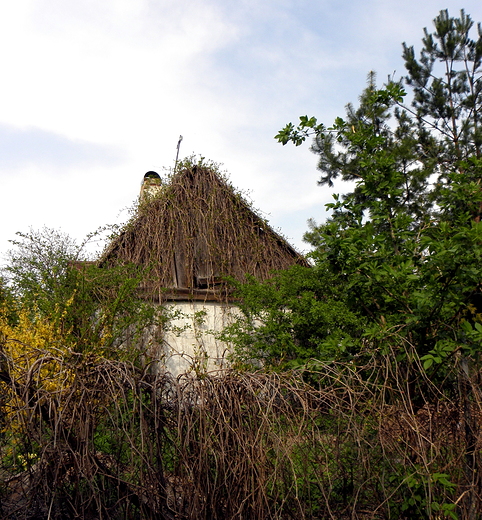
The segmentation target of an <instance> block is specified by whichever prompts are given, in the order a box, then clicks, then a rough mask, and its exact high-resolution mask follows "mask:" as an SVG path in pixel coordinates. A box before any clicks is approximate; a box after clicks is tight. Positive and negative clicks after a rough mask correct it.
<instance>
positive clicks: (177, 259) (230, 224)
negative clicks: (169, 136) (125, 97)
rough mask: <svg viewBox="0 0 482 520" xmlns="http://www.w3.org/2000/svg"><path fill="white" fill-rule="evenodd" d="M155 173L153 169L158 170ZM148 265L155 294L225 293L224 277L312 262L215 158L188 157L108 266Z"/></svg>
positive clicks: (109, 256) (112, 249) (111, 250)
mask: <svg viewBox="0 0 482 520" xmlns="http://www.w3.org/2000/svg"><path fill="white" fill-rule="evenodd" d="M150 173H152V172H150ZM119 263H121V264H124V263H134V264H136V265H139V266H142V267H146V268H147V272H148V273H149V274H148V279H147V280H146V283H145V290H146V291H147V293H148V295H149V296H150V297H153V298H159V299H166V298H173V297H174V298H175V297H177V298H181V297H182V298H185V297H188V298H195V299H199V298H204V299H212V298H215V299H219V298H225V297H226V296H227V293H226V286H225V284H224V283H223V280H224V277H226V276H231V277H233V278H235V279H237V280H240V281H242V280H244V279H245V276H246V274H248V275H252V276H254V277H255V278H257V279H258V280H265V279H266V278H268V277H269V276H270V274H271V273H272V272H273V270H277V269H284V268H287V267H290V266H292V265H294V264H301V265H308V264H307V262H306V260H305V259H304V258H303V257H302V256H301V255H300V254H299V253H297V252H296V251H295V250H294V249H293V248H292V247H291V246H290V245H289V244H288V243H287V242H286V241H285V240H284V239H283V238H282V237H281V236H280V235H278V234H277V233H276V232H274V231H273V230H272V229H271V228H270V227H269V225H268V224H267V223H266V221H265V220H264V219H262V218H261V217H259V216H258V215H257V214H256V213H255V212H254V211H253V210H252V209H251V207H250V205H249V204H248V203H247V202H246V200H245V199H244V198H243V197H242V196H240V195H239V193H237V192H236V191H235V190H234V188H233V187H232V186H231V185H230V184H229V183H228V182H227V181H226V180H225V179H224V178H223V177H222V176H221V175H220V174H219V173H218V172H217V171H216V168H215V167H213V166H210V165H203V164H198V165H193V164H190V163H184V164H181V165H180V167H179V168H178V170H177V172H176V173H175V174H174V175H172V177H171V178H170V181H169V182H167V183H165V184H163V185H162V186H161V188H160V189H159V191H158V193H157V194H156V195H155V196H150V197H147V200H145V201H143V202H142V201H141V203H140V205H139V208H138V210H137V213H136V215H135V216H134V217H133V219H132V220H131V221H130V222H129V223H128V224H127V226H126V227H125V229H124V230H123V231H122V232H121V233H120V234H119V236H117V238H115V239H114V240H113V241H112V242H111V244H110V245H109V246H108V248H107V249H106V251H105V252H104V254H103V255H102V257H101V259H100V264H101V265H116V264H119Z"/></svg>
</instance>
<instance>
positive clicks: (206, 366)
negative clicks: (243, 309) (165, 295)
mask: <svg viewBox="0 0 482 520" xmlns="http://www.w3.org/2000/svg"><path fill="white" fill-rule="evenodd" d="M164 309H165V311H164V312H167V314H168V315H170V316H172V318H171V319H170V320H169V322H168V323H167V324H166V325H165V326H164V327H163V330H162V331H157V332H156V333H151V334H149V338H148V341H149V343H150V345H151V347H150V348H149V353H150V357H151V359H152V360H153V361H154V366H155V370H158V371H160V372H162V371H164V370H166V371H168V372H170V373H171V374H172V375H173V376H176V377H177V376H178V375H180V374H184V373H186V372H189V371H198V370H199V371H201V372H202V371H213V370H219V369H222V368H226V367H227V366H228V360H227V355H228V351H229V346H228V345H227V344H226V343H224V342H222V341H220V340H219V339H217V338H216V333H219V332H220V331H222V330H223V328H224V327H225V326H226V325H229V324H230V323H232V322H233V317H234V316H236V314H237V313H239V309H238V308H237V307H235V306H231V305H226V304H220V303H218V302H170V303H167V304H164Z"/></svg>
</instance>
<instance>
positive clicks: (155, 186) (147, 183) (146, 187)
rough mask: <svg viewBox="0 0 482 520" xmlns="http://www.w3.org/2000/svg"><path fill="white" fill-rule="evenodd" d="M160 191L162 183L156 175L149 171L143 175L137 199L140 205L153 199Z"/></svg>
mask: <svg viewBox="0 0 482 520" xmlns="http://www.w3.org/2000/svg"><path fill="white" fill-rule="evenodd" d="M161 190H162V181H161V177H160V176H159V174H158V173H156V172H153V171H150V172H147V173H146V174H145V175H144V179H143V181H142V186H141V193H140V195H139V199H140V202H141V204H142V203H143V202H145V201H147V200H149V199H152V198H153V197H155V196H156V195H157V194H158V193H159V192H160V191H161Z"/></svg>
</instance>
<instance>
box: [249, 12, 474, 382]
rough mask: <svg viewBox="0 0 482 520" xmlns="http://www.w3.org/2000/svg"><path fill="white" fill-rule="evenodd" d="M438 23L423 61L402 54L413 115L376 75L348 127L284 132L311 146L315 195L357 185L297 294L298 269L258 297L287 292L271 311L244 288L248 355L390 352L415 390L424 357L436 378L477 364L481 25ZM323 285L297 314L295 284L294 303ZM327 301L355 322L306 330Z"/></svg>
mask: <svg viewBox="0 0 482 520" xmlns="http://www.w3.org/2000/svg"><path fill="white" fill-rule="evenodd" d="M434 26H435V31H434V33H433V34H430V33H429V32H428V31H427V30H425V33H424V34H425V35H424V38H423V49H422V52H421V58H420V60H419V61H417V60H416V59H415V52H414V50H413V48H412V47H409V46H407V45H406V44H404V45H403V56H404V58H405V62H406V67H407V77H406V79H405V87H406V88H407V90H409V91H410V92H411V93H412V98H411V100H410V99H409V100H408V101H411V104H410V103H405V99H406V98H407V97H408V95H407V93H406V91H405V87H404V86H403V84H402V81H400V82H394V81H389V82H388V84H387V85H385V86H384V88H381V89H378V88H377V87H376V85H375V77H374V75H373V74H370V75H369V82H368V87H367V89H366V90H365V91H364V92H363V93H362V95H361V97H360V106H359V107H358V108H356V109H355V108H354V107H353V106H352V105H348V106H347V115H346V117H345V118H337V119H336V120H335V123H334V124H333V125H332V126H331V127H327V126H325V125H323V124H320V123H318V121H317V119H316V118H315V117H308V116H302V117H300V124H299V125H298V127H296V128H295V126H294V125H293V124H291V123H290V124H288V125H287V126H286V127H285V128H284V129H283V130H281V131H280V132H279V133H278V135H277V136H276V138H277V139H278V140H279V141H280V142H282V143H283V144H286V143H288V142H293V143H294V144H295V145H299V144H301V143H302V142H303V141H304V140H306V139H307V138H308V137H310V136H313V138H314V143H313V146H312V150H313V151H314V152H315V153H317V154H318V155H320V161H319V165H318V167H319V169H320V171H321V172H322V177H321V179H320V181H319V182H320V184H328V185H330V184H331V183H332V182H333V180H334V179H336V178H338V177H341V178H342V179H343V180H346V181H355V188H354V190H353V191H352V192H350V193H347V194H345V195H344V196H342V197H338V196H336V197H335V200H334V202H333V203H331V204H329V205H328V206H329V208H330V209H331V211H332V214H331V217H330V218H329V219H328V220H327V221H326V222H325V223H324V224H322V225H320V226H317V225H316V224H314V223H312V225H311V229H310V231H309V232H308V233H307V234H306V237H305V238H306V239H307V240H308V241H309V242H310V243H311V244H313V245H314V247H315V249H314V252H313V254H312V258H313V261H314V264H315V268H314V269H313V270H312V272H311V273H310V271H309V270H306V271H305V273H304V274H303V275H302V277H304V279H305V281H304V282H303V283H299V280H300V276H301V275H300V273H299V272H298V273H296V274H293V275H286V274H282V275H279V276H278V277H276V278H275V282H273V283H272V284H271V287H270V288H269V289H267V288H266V287H263V289H262V290H261V289H260V291H258V292H256V291H255V294H258V295H259V294H262V291H266V290H269V291H273V287H277V289H278V290H279V293H278V294H279V297H275V296H274V295H272V296H271V297H270V301H271V302H272V303H271V304H270V303H269V301H268V299H265V300H264V301H265V305H266V307H265V310H264V311H263V312H264V314H263V312H261V311H260V310H259V302H260V300H259V298H258V299H257V300H256V299H255V298H254V296H252V293H250V289H241V295H242V297H244V298H245V300H244V301H245V307H244V312H245V315H246V316H247V317H248V319H249V318H251V315H250V312H254V313H255V314H256V316H257V317H259V318H261V321H262V323H263V324H262V325H261V327H260V329H259V332H257V333H255V332H253V331H250V333H249V334H247V335H245V336H243V338H242V342H244V343H243V344H244V345H245V344H246V342H249V340H250V338H251V339H253V338H255V339H256V338H259V337H260V335H262V334H264V333H265V332H266V331H270V333H271V335H272V336H273V335H274V336H276V334H278V333H279V338H278V340H276V338H275V337H272V338H271V340H270V342H268V343H266V344H265V346H264V349H260V351H261V352H262V356H263V357H264V358H266V359H270V360H271V361H273V360H274V359H278V360H283V359H293V358H296V359H298V360H300V361H306V359H308V358H309V356H313V357H316V358H318V359H325V358H327V357H330V356H332V357H335V358H336V357H337V356H338V358H340V356H341V357H342V358H344V359H346V356H360V355H362V354H365V355H368V356H371V355H374V354H375V355H376V354H377V353H379V354H381V355H384V354H385V353H386V352H388V351H393V352H394V353H395V354H394V356H395V357H396V359H398V361H399V362H401V363H404V366H405V367H406V370H407V377H408V378H409V379H410V378H413V379H414V381H415V380H416V378H417V373H418V371H419V366H420V365H419V360H421V363H423V364H424V366H425V369H426V370H429V371H431V372H432V373H433V377H439V378H443V377H445V375H446V371H444V370H443V369H441V367H447V366H453V365H454V363H455V361H456V359H457V355H458V354H460V353H463V354H464V355H465V356H466V358H467V359H469V358H470V359H472V360H474V361H475V360H476V358H477V357H478V352H479V350H480V346H481V344H480V340H481V336H480V333H479V332H478V331H479V328H478V327H479V326H480V325H479V321H480V313H481V312H482V305H481V301H480V300H481V298H480V280H481V278H482V277H481V275H482V272H481V267H480V256H481V254H482V249H481V247H482V245H481V244H482V242H481V233H482V229H481V227H480V224H479V220H480V207H481V204H482V195H481V189H480V180H481V178H482V162H481V159H480V157H479V148H480V145H479V140H480V138H479V136H480V131H479V126H480V125H479V122H478V118H479V115H478V114H479V111H480V104H481V96H480V85H479V84H480V83H481V80H482V78H481V48H482V36H481V30H480V26H479V27H478V37H477V39H475V40H474V39H471V38H470V37H469V32H470V30H471V29H472V27H473V22H472V20H471V19H470V17H469V16H467V15H466V14H465V13H464V12H463V11H462V12H461V15H460V17H459V18H450V17H449V15H448V12H447V11H441V12H440V14H439V16H437V17H436V18H435V20H434ZM440 67H441V68H442V69H441V70H442V75H441V76H440V77H437V76H436V72H437V70H438V69H439V68H440ZM316 277H318V278H320V279H322V280H324V281H326V283H325V284H324V288H323V289H322V290H320V291H318V292H317V293H316V295H315V296H314V297H313V298H312V299H311V303H310V304H309V305H308V306H307V307H306V306H305V307H304V308H301V306H299V305H293V304H292V300H291V299H290V298H289V297H287V295H289V294H290V291H292V286H293V284H295V285H297V286H298V287H299V294H296V298H297V299H301V301H305V300H306V299H307V298H306V296H305V289H304V285H306V284H307V283H308V282H307V281H308V280H310V279H311V278H316ZM310 283H311V282H310ZM319 286H320V287H321V286H323V283H322V282H321V283H320V284H319ZM320 302H324V304H325V307H326V309H340V308H341V307H340V306H342V307H343V308H344V312H345V314H346V316H347V320H346V321H345V322H344V321H343V319H338V320H337V322H336V327H333V326H332V325H330V326H327V325H326V326H320V323H323V320H320V319H316V320H315V319H314V320H312V321H311V324H310V318H309V316H312V315H316V313H313V314H310V309H315V308H316V307H317V306H319V305H320ZM257 306H258V307H257ZM266 309H268V310H266ZM276 309H278V312H276ZM324 312H326V313H327V314H326V315H325V316H329V315H330V311H329V310H328V311H324ZM333 312H335V311H333ZM280 316H282V317H283V319H282V320H281V319H280ZM339 316H341V314H340V313H339ZM299 322H304V326H303V333H302V334H301V331H300V328H299V326H298V323H299ZM251 323H252V321H251ZM280 323H282V324H283V326H282V327H281V326H280ZM356 325H358V327H357V326H356ZM310 327H311V333H310V332H308V331H309V329H310ZM286 337H290V338H291V340H292V343H290V342H289V341H287V340H286ZM307 337H309V338H315V337H316V338H317V339H316V343H315V344H316V348H311V349H306V348H305V349H304V348H302V347H301V346H306V345H307V344H308V345H309V344H310V343H309V342H308V343H307V342H306V338H307ZM293 344H296V345H300V348H298V350H296V349H295V350H293V348H292V345H293ZM283 345H286V348H285V349H284V347H283ZM334 345H337V346H338V349H336V348H333V347H334ZM241 350H242V349H241ZM267 352H271V353H272V354H273V356H272V357H271V358H270V356H269V355H268V354H267ZM415 388H416V384H414V389H415ZM414 392H415V390H414Z"/></svg>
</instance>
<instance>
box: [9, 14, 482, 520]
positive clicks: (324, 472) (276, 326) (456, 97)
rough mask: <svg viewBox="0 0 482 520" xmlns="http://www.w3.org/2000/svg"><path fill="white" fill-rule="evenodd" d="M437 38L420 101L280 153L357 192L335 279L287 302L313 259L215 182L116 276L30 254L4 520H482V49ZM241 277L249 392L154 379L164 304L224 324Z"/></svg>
mask: <svg viewBox="0 0 482 520" xmlns="http://www.w3.org/2000/svg"><path fill="white" fill-rule="evenodd" d="M434 22H435V32H434V33H433V34H430V33H429V32H428V31H426V32H425V36H424V40H423V49H422V53H421V58H420V60H417V59H416V58H415V53H414V50H413V49H412V48H411V47H409V46H407V45H404V47H403V49H404V50H403V52H404V58H405V61H406V66H407V71H408V76H407V78H405V80H404V81H399V82H396V81H394V80H393V79H392V80H391V81H389V82H388V83H387V84H386V85H384V87H383V88H378V87H376V85H375V78H374V76H373V75H370V76H369V83H368V87H367V89H366V90H365V91H364V93H363V94H362V96H361V98H360V106H359V107H358V108H356V109H355V108H354V107H353V106H350V105H349V106H348V110H347V116H346V118H345V119H342V118H338V119H337V120H336V121H335V124H334V125H333V126H332V127H329V128H327V127H325V126H324V125H322V124H319V123H318V122H317V120H316V118H314V117H310V118H309V117H307V116H303V117H302V118H300V125H299V126H298V127H297V128H295V127H294V125H292V124H289V125H287V126H286V127H285V128H284V129H283V130H282V131H281V132H280V133H279V134H278V136H277V137H278V139H279V140H280V141H281V142H283V143H287V142H289V141H292V142H294V143H295V144H301V143H302V142H303V140H305V139H306V138H307V137H309V136H313V137H314V144H313V147H312V149H313V151H315V153H317V154H319V155H320V164H319V166H320V170H321V172H322V178H321V183H325V184H326V183H328V184H329V183H331V182H332V180H333V179H335V178H336V177H337V176H341V177H342V178H343V179H345V180H350V181H355V182H356V186H355V188H354V190H353V191H352V192H351V193H348V194H346V195H344V196H342V197H335V200H334V202H333V203H332V204H331V205H330V208H331V210H332V215H331V217H330V219H329V220H328V221H327V222H326V223H324V224H322V225H316V224H315V223H312V226H311V229H310V231H309V232H308V233H307V235H306V238H307V240H308V241H309V242H310V243H311V244H312V245H313V246H314V251H313V254H312V259H311V260H312V263H313V265H312V267H307V266H306V265H302V264H303V263H304V262H298V263H299V264H301V265H297V266H295V267H293V268H291V269H289V270H285V271H280V272H279V273H278V274H276V275H275V276H273V277H272V278H270V279H267V278H268V273H269V270H270V269H272V268H275V267H277V268H282V267H285V264H286V263H288V264H293V263H295V262H297V261H298V260H297V258H298V257H297V256H296V254H294V252H293V251H292V250H290V249H289V248H288V249H286V248H283V247H279V246H280V242H279V237H278V236H277V235H276V234H274V233H272V232H271V231H270V230H269V228H268V227H266V226H265V223H264V222H263V221H262V220H261V219H259V217H257V216H256V215H255V214H254V213H253V212H252V211H251V210H250V209H249V207H247V206H246V203H245V202H244V201H243V200H242V199H241V198H239V197H237V196H236V195H234V194H233V192H232V190H231V189H230V188H229V186H228V185H227V184H226V183H225V182H224V181H218V180H217V179H218V178H217V177H216V178H213V177H212V175H215V176H216V175H217V174H216V172H213V171H211V170H210V168H209V167H207V166H206V164H203V163H201V164H197V165H196V164H193V163H192V162H186V163H184V164H182V165H180V167H179V169H178V170H176V173H175V174H174V175H173V176H172V178H171V179H170V183H169V184H168V185H165V186H164V187H163V192H162V193H160V194H159V196H155V197H154V198H153V199H152V200H151V201H149V208H150V209H149V208H148V206H147V205H141V206H140V207H139V211H138V213H137V214H136V216H135V218H134V219H133V220H132V222H131V223H130V224H129V225H128V226H127V227H126V228H125V230H124V231H122V232H121V234H120V235H119V236H118V238H117V239H116V240H114V241H113V243H112V245H111V247H110V248H109V249H107V251H106V253H105V254H104V255H103V256H102V258H101V261H100V263H97V264H88V263H79V262H77V260H79V258H78V254H77V250H76V248H75V247H73V248H72V247H71V245H70V242H69V241H68V240H66V239H64V238H63V237H59V239H58V240H54V241H53V243H52V242H48V243H46V242H45V236H42V235H36V234H35V233H30V234H27V235H23V236H21V240H20V242H19V243H17V244H16V245H17V249H16V252H14V253H13V254H12V255H11V256H10V260H11V261H10V263H9V267H8V272H9V279H10V284H7V283H2V284H1V285H0V301H1V304H2V314H1V319H0V355H1V357H0V385H1V386H0V388H1V395H0V397H1V401H0V406H1V412H2V425H1V426H2V430H1V437H0V471H1V475H2V487H1V490H0V491H1V500H2V502H1V505H2V512H1V514H2V516H3V517H4V518H7V519H10V520H14V519H15V520H17V519H18V518H24V519H32V520H33V519H34V518H42V519H44V518H45V519H47V518H48V519H52V518H57V519H74V518H85V519H92V520H94V519H121V518H122V519H125V520H127V519H141V518H142V519H152V520H154V519H159V518H167V519H174V518H186V519H188V518H189V519H191V518H196V519H198V518H199V519H220V520H221V519H223V520H224V519H241V518H242V519H250V518H252V519H263V518H266V519H267V518H270V519H272V518H278V519H288V518H306V519H315V518H316V519H318V518H319V519H354V518H357V519H367V520H368V519H384V520H386V519H407V520H408V519H433V520H435V519H443V518H447V519H467V520H469V519H470V520H475V519H478V518H480V517H481V516H482V481H481V477H480V474H481V473H482V461H481V447H482V436H481V434H480V430H481V424H480V423H481V417H482V394H481V390H480V388H481V376H482V372H481V368H482V367H481V362H480V352H481V346H482V316H481V315H482V303H481V279H482V267H481V265H482V264H481V255H482V223H481V222H480V217H481V207H482V193H481V179H482V173H481V172H482V159H481V157H480V146H481V136H480V122H479V118H480V115H479V113H480V108H481V101H482V98H481V92H482V81H481V80H482V74H481V64H482V31H481V29H480V27H478V36H477V38H476V39H475V40H472V39H471V38H470V32H471V30H472V29H473V27H472V26H473V23H472V21H471V19H470V17H468V16H467V15H466V14H465V13H464V12H463V11H462V13H461V15H460V17H459V18H451V17H450V16H449V14H448V12H447V11H442V12H441V13H440V14H439V16H438V17H437V18H436V19H435V21H434ZM440 67H441V69H440ZM439 69H440V70H439ZM405 87H407V90H409V92H411V96H412V97H411V99H408V101H405V100H406V99H407V97H408V95H407V93H406V92H405ZM208 181H209V182H208ZM209 186H211V187H213V186H214V187H215V189H214V190H211V191H209V190H208V187H209ZM174 202H175V203H174ZM152 208H155V211H152ZM194 210H196V211H194ZM233 211H234V212H238V213H239V214H240V222H241V228H240V229H241V231H240V232H239V233H237V231H236V230H237V228H236V229H235V227H233V226H234V224H235V223H234V222H233V221H232V218H230V217H229V215H232V212H233ZM200 215H201V216H202V217H201V216H200ZM179 228H183V230H184V232H183V233H182V236H185V237H188V239H186V240H185V241H184V242H183V243H181V244H176V243H175V236H176V235H177V234H178V233H177V232H178V230H179ZM253 244H254V245H253ZM248 246H249V247H250V248H251V250H252V251H254V254H253V256H252V257H249V258H248V256H247V254H246V252H247V251H248ZM219 248H222V251H221V250H220V249H219ZM161 253H166V255H167V256H166V257H163V256H161ZM217 253H219V256H216V254H217ZM236 255H238V256H236ZM44 258H46V259H47V260H43V259H44ZM158 258H162V259H163V261H162V262H158V261H157V260H156V261H154V260H155V259H158ZM164 258H168V260H166V261H164ZM264 258H271V260H269V262H267V263H263V261H264V260H263V259H264ZM280 264H281V265H280ZM181 266H183V267H182V271H181V270H180V267H181ZM220 274H232V277H233V278H232V283H233V284H235V285H237V296H238V298H239V299H240V308H241V311H242V317H241V318H240V319H239V321H238V322H237V323H235V324H234V325H233V326H231V327H230V328H229V329H227V330H225V331H224V332H223V335H224V338H225V339H227V340H229V341H230V342H231V343H232V344H233V369H232V370H225V371H222V372H219V373H206V372H203V371H202V370H198V371H197V373H196V377H194V375H184V376H181V377H179V378H178V379H173V378H172V377H170V376H169V375H165V374H161V373H155V372H154V371H152V370H151V363H150V359H149V357H148V355H147V353H146V352H141V351H140V350H138V349H132V348H128V347H127V346H128V345H132V344H140V343H139V342H137V340H136V336H137V335H139V334H142V331H143V330H144V329H145V327H146V326H149V325H150V324H152V323H153V322H154V321H155V320H159V319H160V318H159V313H158V312H155V311H154V309H153V308H152V307H151V306H150V305H149V304H148V303H147V300H146V299H142V298H140V296H143V297H145V296H146V295H147V296H149V299H157V301H158V302H161V301H162V300H163V299H164V297H165V294H166V293H165V292H163V291H164V289H166V288H167V289H169V290H172V289H174V288H175V289H178V290H179V289H187V290H188V293H189V294H190V295H191V297H193V298H194V295H195V293H196V291H198V293H196V294H197V295H198V296H199V294H201V292H202V291H205V293H202V294H205V295H206V298H207V295H208V294H211V293H212V294H213V295H216V291H219V292H218V293H217V296H216V297H217V298H219V299H220V300H222V299H223V298H225V297H226V296H227V294H228V293H226V292H225V288H226V286H225V285H218V283H219V282H218V275H220ZM245 274H249V275H251V278H250V279H249V281H248V283H241V282H243V281H244V275H245ZM156 295H157V296H156ZM154 296H156V298H154ZM260 367H262V369H260Z"/></svg>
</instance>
